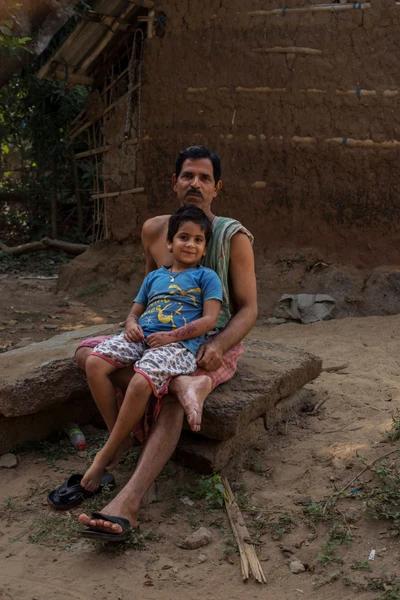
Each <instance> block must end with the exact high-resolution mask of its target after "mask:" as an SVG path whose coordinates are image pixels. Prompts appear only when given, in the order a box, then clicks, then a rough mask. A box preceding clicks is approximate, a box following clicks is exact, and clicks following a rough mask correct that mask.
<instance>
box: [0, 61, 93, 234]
mask: <svg viewBox="0 0 400 600" xmlns="http://www.w3.org/2000/svg"><path fill="white" fill-rule="evenodd" d="M34 70H35V67H34V68H33V70H32V72H31V71H29V72H28V71H22V72H21V73H20V74H18V75H16V76H14V77H13V78H12V79H11V80H10V82H9V83H8V85H7V86H4V87H3V88H1V89H0V139H1V143H0V167H1V169H0V170H1V178H0V198H1V200H2V206H1V212H0V238H5V237H7V239H9V240H10V239H12V238H18V239H20V238H21V237H22V235H21V234H22V232H23V233H25V237H26V238H29V239H32V238H33V239H40V238H41V237H43V236H44V235H48V234H49V233H51V225H50V224H51V210H50V207H51V198H52V195H54V194H55V195H56V197H57V203H58V214H57V217H58V219H57V220H58V227H59V229H60V230H62V234H63V237H64V238H66V239H70V240H75V239H77V238H78V237H79V232H78V231H77V211H76V198H75V183H74V177H73V172H72V164H71V152H72V148H71V147H70V142H69V141H68V140H67V139H66V138H67V134H68V128H69V127H70V124H71V122H72V121H73V119H74V118H75V117H76V116H77V115H78V113H79V112H80V111H81V110H82V107H83V102H84V100H85V98H86V96H87V89H86V88H85V87H83V86H75V87H74V88H73V89H72V90H68V89H67V88H66V83H64V82H57V81H46V80H39V79H37V78H36V76H35V74H34ZM84 149H86V146H85V147H84ZM87 167H88V168H87ZM92 175H93V174H92V173H91V168H90V166H88V165H85V163H83V166H82V168H80V167H79V169H78V179H79V181H78V185H79V189H80V190H83V191H82V192H81V198H82V201H83V203H84V205H85V203H86V209H85V214H87V215H89V213H90V212H91V206H90V199H89V191H90V189H91V188H92ZM84 190H88V192H87V194H86V195H85V192H84ZM79 239H83V238H82V237H80V238H79Z"/></svg>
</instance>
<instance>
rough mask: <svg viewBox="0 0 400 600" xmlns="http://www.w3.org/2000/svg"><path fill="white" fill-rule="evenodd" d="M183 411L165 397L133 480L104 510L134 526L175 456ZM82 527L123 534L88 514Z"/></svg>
mask: <svg viewBox="0 0 400 600" xmlns="http://www.w3.org/2000/svg"><path fill="white" fill-rule="evenodd" d="M183 416H184V411H183V408H182V405H181V404H180V402H179V401H178V400H177V399H175V398H174V397H171V396H165V398H164V399H163V405H162V408H161V411H160V414H159V416H158V419H157V420H156V421H155V423H154V424H153V426H152V428H151V431H150V435H149V438H148V440H147V442H146V444H145V446H144V448H143V451H142V454H141V456H140V458H139V462H138V464H137V467H136V469H135V472H134V473H133V475H132V477H131V478H130V480H129V481H128V483H127V484H126V485H125V487H124V488H122V490H121V491H120V492H119V494H118V495H117V496H116V497H115V498H114V499H113V500H112V501H111V502H110V503H109V504H107V506H105V507H104V508H103V510H102V511H101V512H102V513H105V514H107V515H114V516H118V517H125V518H126V519H128V520H129V521H130V523H131V525H132V526H133V527H134V526H135V525H136V524H137V520H138V519H137V514H138V511H139V506H140V503H141V501H142V499H143V497H144V495H145V493H146V492H147V490H148V489H149V487H150V486H151V484H152V483H153V482H154V481H155V480H156V478H157V477H158V475H159V474H160V472H161V471H162V469H163V467H164V465H165V464H166V463H167V461H168V460H169V458H170V457H171V456H172V453H173V452H174V450H175V448H176V446H177V444H178V441H179V436H180V434H181V430H182V423H183ZM79 522H80V523H81V524H82V525H85V526H87V527H91V528H92V529H98V530H100V531H106V532H114V533H120V532H121V531H122V528H121V526H120V525H117V524H112V523H110V522H109V521H103V520H102V519H91V518H90V517H89V516H88V515H86V514H82V515H80V516H79Z"/></svg>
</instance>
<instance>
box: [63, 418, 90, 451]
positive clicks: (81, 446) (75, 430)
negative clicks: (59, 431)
mask: <svg viewBox="0 0 400 600" xmlns="http://www.w3.org/2000/svg"><path fill="white" fill-rule="evenodd" d="M64 431H65V433H66V434H67V436H68V437H69V439H70V440H71V442H72V445H73V446H75V448H76V449H77V450H85V448H86V440H85V436H84V435H83V433H82V431H81V430H80V429H79V425H76V423H67V425H66V426H65V427H64Z"/></svg>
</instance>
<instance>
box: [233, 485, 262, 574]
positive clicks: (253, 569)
mask: <svg viewBox="0 0 400 600" xmlns="http://www.w3.org/2000/svg"><path fill="white" fill-rule="evenodd" d="M222 483H223V486H224V488H225V492H226V494H225V508H226V512H227V513H228V517H229V522H230V524H231V527H232V531H233V534H234V536H235V538H236V541H237V544H238V546H239V552H240V565H241V569H242V578H243V581H247V580H248V579H249V578H250V577H254V579H255V580H256V581H258V582H259V583H267V580H266V578H265V575H264V572H263V570H262V568H261V565H260V562H259V560H258V558H257V554H256V551H255V549H254V546H253V544H252V543H251V539H250V534H249V532H248V529H247V527H246V524H245V522H244V519H243V515H242V513H241V512H240V508H239V506H238V505H237V502H236V499H235V496H234V495H233V492H232V490H231V486H230V485H229V481H228V480H227V478H226V477H222Z"/></svg>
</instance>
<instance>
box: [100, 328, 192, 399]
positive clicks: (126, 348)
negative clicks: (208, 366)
mask: <svg viewBox="0 0 400 600" xmlns="http://www.w3.org/2000/svg"><path fill="white" fill-rule="evenodd" d="M90 354H91V355H94V356H99V357H100V358H103V359H104V360H106V361H107V362H109V363H111V364H113V365H114V366H116V367H117V368H123V367H130V366H132V365H134V369H135V371H136V372H137V373H140V374H141V375H143V376H144V377H146V379H147V380H148V381H149V383H150V385H151V387H152V389H153V393H154V395H155V396H157V398H160V397H161V396H163V395H164V394H166V393H167V391H168V384H169V381H170V379H171V378H172V377H178V375H190V373H194V371H195V370H196V368H197V364H196V357H195V356H194V354H192V352H190V350H188V349H187V348H186V347H185V346H184V345H183V344H181V343H180V342H173V343H172V344H167V345H166V346H159V347H158V348H149V346H148V345H147V344H146V343H145V342H144V341H141V342H128V341H126V339H125V337H124V334H123V333H120V334H118V335H115V336H113V337H112V338H109V339H108V340H105V341H103V342H101V343H100V344H98V345H97V346H95V347H94V348H93V352H91V353H90Z"/></svg>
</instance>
